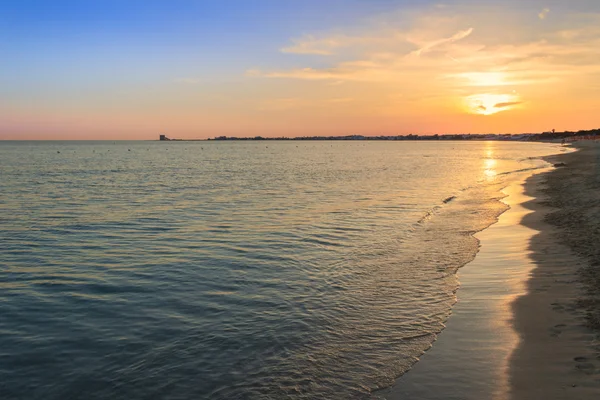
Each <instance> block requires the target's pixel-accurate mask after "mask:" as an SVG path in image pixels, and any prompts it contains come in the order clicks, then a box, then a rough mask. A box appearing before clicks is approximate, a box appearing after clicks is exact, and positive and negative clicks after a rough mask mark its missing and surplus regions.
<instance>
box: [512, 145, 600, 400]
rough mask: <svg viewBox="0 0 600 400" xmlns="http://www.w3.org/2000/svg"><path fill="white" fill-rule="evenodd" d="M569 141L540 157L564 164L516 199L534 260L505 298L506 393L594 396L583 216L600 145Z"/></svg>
mask: <svg viewBox="0 0 600 400" xmlns="http://www.w3.org/2000/svg"><path fill="white" fill-rule="evenodd" d="M576 147H577V148H578V151H576V152H574V153H567V154H559V155H555V156H550V157H547V161H549V162H552V163H558V162H560V163H564V166H562V167H560V168H556V169H554V170H552V171H550V172H548V173H546V174H541V175H534V176H532V177H531V178H529V179H528V181H527V184H526V186H525V188H526V191H527V193H528V194H529V195H530V196H532V197H535V200H532V201H530V202H528V203H526V204H525V205H524V206H525V207H527V208H529V209H531V210H532V211H533V213H532V214H529V215H528V216H526V217H525V219H524V220H523V221H522V224H523V225H525V226H529V227H531V228H532V229H536V230H538V231H539V233H538V234H537V235H535V236H534V237H533V238H532V240H531V243H530V251H531V257H532V258H533V259H534V261H535V262H536V264H537V265H538V266H537V267H536V268H535V269H534V270H533V273H532V276H531V277H530V279H529V280H528V281H527V290H528V293H527V295H525V296H522V297H520V298H518V299H517V300H516V301H515V302H514V303H513V313H514V320H513V325H514V327H515V330H516V331H517V332H518V333H519V335H520V337H521V341H520V343H519V346H518V347H517V349H516V350H515V352H514V353H513V355H512V357H511V394H512V396H511V398H512V399H517V400H520V399H531V398H548V399H573V398H577V399H582V400H584V399H596V398H598V396H600V358H599V356H600V351H599V350H600V348H599V347H598V338H599V337H598V331H597V330H596V331H595V332H594V329H593V328H596V329H597V328H598V327H599V325H598V315H599V314H600V310H598V308H597V307H595V308H594V305H596V304H597V301H598V300H597V299H598V290H599V289H600V287H599V286H598V283H599V282H598V276H597V274H598V273H599V272H598V271H597V269H594V268H593V264H594V263H595V262H597V261H598V258H597V253H595V252H596V251H597V250H596V246H595V243H597V242H598V239H600V231H599V230H598V229H597V228H598V224H600V221H598V220H597V219H593V218H590V217H592V216H591V215H590V210H592V211H593V210H594V209H595V210H598V208H597V206H595V204H594V203H595V201H596V200H595V199H596V197H597V196H598V193H597V192H594V189H595V187H594V182H598V181H597V178H596V173H595V171H594V169H595V168H596V167H594V165H593V164H595V163H596V164H597V160H598V158H599V157H600V146H599V144H598V143H593V142H587V143H579V144H578V145H577V146H576ZM590 183H591V184H590ZM594 206H595V207H594ZM586 214H587V216H586ZM586 217H587V218H586Z"/></svg>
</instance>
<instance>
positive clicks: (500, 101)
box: [465, 93, 521, 115]
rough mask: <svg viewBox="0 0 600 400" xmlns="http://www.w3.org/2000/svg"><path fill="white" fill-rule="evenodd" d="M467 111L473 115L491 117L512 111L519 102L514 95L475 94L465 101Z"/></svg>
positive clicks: (517, 97)
mask: <svg viewBox="0 0 600 400" xmlns="http://www.w3.org/2000/svg"><path fill="white" fill-rule="evenodd" d="M465 100H466V106H467V110H468V111H469V112H470V113H473V114H480V115H492V114H496V113H499V112H501V111H508V110H512V109H513V108H515V107H516V106H518V105H519V104H521V101H520V99H519V96H518V95H516V94H491V93H485V94H475V95H472V96H469V97H467V98H466V99H465Z"/></svg>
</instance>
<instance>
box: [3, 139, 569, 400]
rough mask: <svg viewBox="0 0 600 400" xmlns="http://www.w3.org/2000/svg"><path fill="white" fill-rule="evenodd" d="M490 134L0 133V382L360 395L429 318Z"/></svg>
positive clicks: (497, 200)
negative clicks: (392, 137)
mask: <svg viewBox="0 0 600 400" xmlns="http://www.w3.org/2000/svg"><path fill="white" fill-rule="evenodd" d="M558 151H559V150H558V146H557V145H553V144H545V143H528V142H527V143H526V142H500V141H489V142H486V141H448V142H446V141H426V142H422V141H421V142H418V141H415V142H409V141H398V142H396V141H343V142H342V141H210V142H206V141H198V142H158V141H147V142H145V141H135V142H127V141H117V142H112V141H110V142H107V141H100V142H90V141H80V142H76V141H72V142H69V141H67V142H64V141H56V142H54V141H40V142H35V141H30V142H25V141H23V142H20V141H14V142H11V141H4V142H0V398H2V399H44V400H49V399H61V400H62V399H90V400H92V399H128V400H136V399H186V400H187V399H370V398H374V396H375V394H374V393H376V391H377V390H379V389H382V388H385V387H388V386H390V385H392V384H393V383H394V382H395V380H396V379H397V378H398V377H399V376H401V375H402V374H404V373H405V372H407V371H408V370H410V368H411V366H412V365H413V364H414V363H415V362H417V361H418V359H419V357H420V356H421V355H422V354H423V352H425V351H426V350H427V349H429V348H430V347H431V346H432V344H433V343H434V341H435V339H436V337H437V335H438V334H440V332H441V331H442V330H443V329H444V326H445V325H444V324H445V322H446V321H447V319H448V318H449V317H450V315H451V312H452V306H453V304H454V303H455V302H456V295H457V290H459V287H460V283H459V281H458V279H457V270H458V269H459V268H460V267H461V266H463V265H465V264H466V263H468V262H470V261H471V260H473V258H474V257H475V256H476V254H477V252H478V249H479V242H478V241H477V239H476V238H474V237H473V234H474V233H476V232H478V231H480V230H483V229H485V228H486V227H488V226H490V225H491V224H493V223H494V222H495V221H496V220H497V218H498V216H499V215H500V214H501V213H502V212H503V211H505V210H506V208H507V206H506V205H505V204H504V203H503V202H502V201H501V200H502V197H503V194H502V193H501V189H502V188H504V187H506V186H507V185H508V184H509V183H510V182H511V180H513V179H515V177H516V176H517V175H519V174H522V173H524V172H525V173H533V172H535V171H536V170H539V169H541V168H545V167H547V166H548V164H547V163H546V162H545V161H543V160H542V159H541V157H542V156H545V155H549V154H555V153H557V152H558Z"/></svg>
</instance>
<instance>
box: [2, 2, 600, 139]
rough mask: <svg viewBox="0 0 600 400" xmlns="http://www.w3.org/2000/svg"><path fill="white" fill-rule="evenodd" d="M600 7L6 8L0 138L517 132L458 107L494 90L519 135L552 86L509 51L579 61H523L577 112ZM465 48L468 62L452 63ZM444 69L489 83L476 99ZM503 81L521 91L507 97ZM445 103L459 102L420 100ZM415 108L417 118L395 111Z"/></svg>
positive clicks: (587, 93) (490, 96)
mask: <svg viewBox="0 0 600 400" xmlns="http://www.w3.org/2000/svg"><path fill="white" fill-rule="evenodd" d="M598 15H600V1H597V0H573V1H570V2H565V1H559V0H547V1H543V0H529V1H528V0H504V1H502V2H499V1H497V0H480V1H474V0H450V1H443V2H440V1H415V0H413V1H408V0H326V1H325V0H320V1H317V0H305V1H292V0H255V1H251V0H247V1H241V0H239V1H234V0H220V1H200V0H196V1H191V0H187V1H183V0H174V1H158V0H146V1H137V0H132V1H114V0H106V1H83V0H81V1H72V0H71V1H60V0H55V1H50V0H46V1H40V0H37V1H32V0H19V1H2V2H0V51H1V52H2V55H3V57H2V62H1V63H2V64H1V68H0V139H1V138H35V137H43V138H50V137H62V136H61V135H62V132H70V133H69V134H68V135H67V136H65V137H73V135H74V134H75V133H73V132H75V131H77V132H82V131H86V132H87V131H89V132H95V133H89V135H88V136H89V137H90V138H93V137H98V136H102V135H104V133H103V132H105V131H111V132H114V131H115V130H118V131H119V132H121V133H119V134H120V135H121V134H122V135H123V137H124V138H125V137H132V138H133V137H135V138H142V137H145V136H144V135H154V133H155V132H152V133H150V132H148V131H149V130H151V129H154V127H156V129H157V130H158V129H160V130H166V131H172V132H174V134H175V135H179V136H182V137H197V135H198V133H197V132H198V131H199V130H202V129H204V128H206V127H207V126H208V127H210V132H211V133H212V132H215V133H219V134H227V133H229V134H235V133H236V132H237V133H238V134H239V132H250V133H251V134H254V133H256V132H260V133H263V134H265V135H270V134H272V135H278V134H280V133H286V132H287V133H289V134H293V133H294V132H296V131H294V130H293V129H292V130H290V131H288V130H287V129H288V127H290V126H291V125H292V124H296V125H298V123H300V122H302V123H303V124H305V125H304V126H303V128H302V132H305V131H307V130H308V131H310V132H315V133H329V134H344V133H346V132H347V130H348V128H349V127H355V126H357V127H359V128H360V129H363V130H364V132H362V133H365V134H370V133H373V134H375V133H379V132H382V131H383V132H389V133H393V132H405V131H419V130H421V131H422V132H432V133H433V132H438V131H439V130H440V129H441V128H440V127H441V126H446V125H451V126H452V127H453V128H452V130H458V131H468V130H473V129H482V130H484V129H485V130H491V128H492V127H494V126H495V127H497V128H495V129H506V130H517V129H518V128H517V127H516V123H517V122H515V125H514V126H513V125H510V124H509V123H508V119H506V121H504V123H503V124H499V119H497V120H493V118H492V117H491V114H492V113H491V112H489V113H486V115H488V114H489V115H488V117H489V118H487V119H477V118H478V117H476V116H475V117H473V116H472V115H471V114H469V113H468V112H467V113H466V114H465V115H463V114H464V110H462V111H463V112H462V114H461V110H460V108H461V106H460V105H459V103H461V102H462V103H464V102H465V101H467V102H470V103H473V104H475V103H477V104H478V106H477V107H479V108H480V109H483V108H482V105H481V104H480V103H482V102H483V103H486V102H487V103H490V104H491V103H493V102H494V101H496V100H497V99H500V100H498V101H499V102H500V103H514V104H517V103H519V104H522V106H520V107H515V108H514V110H513V111H514V114H513V115H514V116H515V117H518V118H515V119H513V120H514V121H518V123H528V124H529V126H527V125H524V126H523V128H524V130H526V129H525V128H529V127H530V126H533V125H534V122H535V118H539V115H541V113H542V110H541V109H539V110H537V111H536V112H537V114H532V115H531V117H530V120H528V119H527V118H526V117H525V116H524V114H519V112H522V111H523V110H524V109H525V108H527V107H528V108H529V111H531V112H533V110H534V107H531V106H526V105H527V104H529V105H532V104H534V103H533V100H534V99H537V98H538V97H539V98H543V97H544V95H548V94H550V93H551V92H549V90H550V88H551V87H550V86H548V85H546V86H542V85H541V83H540V82H541V81H540V82H538V84H537V86H536V87H535V88H534V87H533V86H531V87H530V88H529V87H526V85H522V83H523V82H530V81H531V82H533V80H532V79H531V77H521V79H518V80H517V79H514V75H515V74H517V73H520V72H519V71H517V70H516V69H513V70H511V67H510V66H509V63H508V62H507V61H506V53H507V52H513V53H514V57H513V58H514V60H512V61H511V62H516V61H515V60H516V59H517V55H524V57H526V58H528V59H531V60H533V58H534V55H535V54H542V53H541V52H546V53H548V54H550V53H552V52H556V51H558V52H559V53H560V54H564V57H572V59H573V60H577V63H578V65H579V64H585V68H583V67H581V68H580V66H578V67H577V74H576V73H575V72H576V67H575V66H568V68H571V69H572V72H573V73H572V74H568V72H569V71H566V70H565V69H566V67H565V66H564V65H563V64H564V60H563V61H552V62H551V63H549V62H545V63H544V62H542V61H543V60H541V59H540V60H537V61H536V63H535V65H534V63H533V61H531V62H530V63H529V64H528V65H527V67H526V68H527V69H530V70H531V68H533V70H531V71H539V73H540V74H542V75H543V74H546V75H549V74H553V75H552V76H551V77H550V76H548V78H547V79H546V82H550V81H551V80H552V79H554V81H556V82H557V86H556V88H559V89H560V90H562V92H561V93H563V94H562V95H566V93H567V92H568V93H569V95H571V96H574V93H580V95H581V97H583V98H586V99H588V103H586V104H585V105H582V106H581V107H580V108H581V109H582V110H587V109H590V108H593V106H594V104H591V103H589V101H591V100H590V99H593V97H594V96H595V92H593V91H592V90H591V89H590V87H586V86H585V85H583V83H581V82H577V76H580V77H581V76H584V75H582V74H588V75H589V77H590V79H592V78H591V77H592V76H594V77H595V76H596V75H595V74H596V70H595V69H594V68H595V66H594V65H592V64H594V63H593V62H591V61H590V60H588V59H593V58H594V57H595V55H596V51H595V50H594V49H595V48H596V44H597V43H598V42H597V39H598V37H597V36H598V35H599V34H598V32H597V31H596V30H595V28H594V26H595V25H597V23H598V21H600V19H599V17H598ZM436 21H437V22H436ZM575 31H577V32H576V33H573V32H575ZM569 32H570V33H569ZM561 35H562V36H561ZM569 35H570V36H569ZM534 47H535V51H534ZM419 48H420V49H419ZM575 48H577V54H576V55H574V56H571V55H569V54H570V53H569V51H570V50H568V49H575ZM431 49H435V51H431ZM415 51H418V52H417V53H415ZM586 52H587V53H588V56H587V57H586V56H585V55H584V53H586ZM546 53H544V54H546ZM414 54H416V57H417V58H418V60H412V59H411V57H412V55H414ZM459 56H460V57H462V58H461V59H460V61H461V62H462V63H463V64H462V66H461V68H457V66H456V65H454V64H447V61H448V60H452V59H454V60H457V57H459ZM385 57H387V58H385ZM494 57H496V58H498V60H497V61H494V62H491V61H490V60H491V59H492V58H494ZM436 60H437V64H439V68H438V70H435V68H434V66H435V65H437V64H436ZM467 60H468V62H467ZM482 60H483V61H482ZM417 61H418V62H417ZM561 63H562V64H561ZM567 64H574V63H571V62H569V63H567ZM599 64H600V62H599ZM565 65H566V64H565ZM536 68H537V69H536ZM455 70H456V71H455ZM523 70H525V68H523ZM425 71H427V73H428V74H429V75H427V74H425V73H424V72H425ZM499 74H504V75H505V76H504V75H503V76H504V77H503V78H502V77H500V75H499ZM521 75H523V74H521ZM559 75H560V77H559ZM567 75H568V77H567ZM384 76H385V77H386V78H385V79H383V78H382V77H384ZM448 76H453V77H462V78H460V79H463V78H464V77H470V78H469V79H471V78H473V77H476V80H477V81H478V82H479V84H481V82H483V81H485V82H487V83H486V84H485V90H484V89H481V90H480V92H476V91H475V90H474V89H473V87H474V86H473V85H472V84H470V85H465V86H464V87H462V88H457V87H456V86H455V85H454V84H450V83H449V82H450V81H449V80H448V78H447V77H448ZM563 76H564V78H563ZM585 76H587V75H585ZM402 77H404V78H402ZM482 77H484V78H485V79H483V80H482ZM510 77H512V78H511V79H508V78H510ZM420 79H421V80H423V84H419V85H417V83H419V82H420V81H419V80H420ZM465 79H466V78H465ZM471 80H472V79H471ZM559 80H560V81H561V83H560V85H558V81H559ZM567 80H568V81H569V82H568V83H569V84H568V85H567ZM435 82H437V86H436V87H433V86H434V85H432V83H435ZM507 82H509V83H511V82H517V83H518V84H515V85H513V86H515V87H511V90H512V92H509V91H503V90H502V89H503V87H501V86H507ZM443 85H446V87H442V86H443ZM577 85H579V86H577ZM480 86H481V85H480ZM516 86H519V87H516ZM587 86H590V85H587ZM593 87H594V86H593V85H592V89H593ZM536 88H537V89H536ZM504 89H508V88H507V87H504ZM517 89H530V93H528V96H529V97H528V99H530V100H527V99H526V98H525V97H524V96H523V95H521V94H519V95H518V96H517V94H514V95H513V94H511V93H513V92H514V93H517V91H518V90H517ZM534 89H535V90H534ZM582 89H585V90H582ZM578 90H579V92H577V91H578ZM544 91H545V92H544ZM459 92H460V93H459ZM556 93H558V92H556ZM436 96H437V97H438V98H441V97H443V96H446V97H447V102H451V103H452V104H454V106H455V107H454V109H453V110H448V109H445V108H444V106H442V105H441V104H442V102H441V101H439V102H438V103H436V104H430V103H427V101H425V100H427V99H432V98H435V97H436ZM460 96H462V100H461V98H460ZM482 96H483V97H482ZM401 97H402V98H403V99H404V100H400V98H401ZM517 97H519V100H518V101H517V100H514V99H516V98H517ZM389 99H392V100H389ZM465 99H467V100H465ZM502 99H505V100H506V99H513V100H514V101H512V100H511V101H508V100H506V101H504V100H502ZM417 100H418V101H417ZM417 103H418V104H417ZM487 103H486V104H487ZM316 105H318V107H317V106H316ZM492 106H493V104H492ZM352 107H353V108H352ZM407 107H408V108H407ZM489 107H490V106H489V105H488V111H490V109H489ZM390 108H393V110H391V111H390V110H389V109H390ZM463 108H464V107H463ZM409 109H410V111H411V115H417V116H418V117H414V118H412V117H410V116H409V115H407V113H408V111H402V110H409ZM356 110H360V112H358V113H357V112H356ZM386 110H387V111H386ZM394 110H396V111H394ZM508 110H509V109H508V108H507V109H506V110H504V111H508ZM545 110H546V111H547V112H550V108H548V107H547V108H546V109H545ZM467 111H468V110H467ZM546 111H544V112H546ZM552 112H553V113H555V112H556V107H554V108H552ZM586 112H587V111H586ZM368 113H370V114H368ZM432 113H437V114H440V115H445V114H444V113H448V115H446V116H444V117H443V118H449V119H448V120H447V121H448V122H447V124H441V123H438V124H437V125H431V124H430V123H429V122H428V120H427V119H426V118H425V117H424V115H428V114H432ZM452 113H454V114H452ZM451 114H452V115H451ZM494 114H495V113H494ZM502 114H505V113H502ZM506 114H508V113H506ZM331 115H333V116H335V118H337V120H336V121H333V120H332V118H331ZM569 116H570V117H572V116H573V114H572V113H570V114H569ZM584 117H585V118H583V120H586V121H587V118H588V116H587V114H586V116H584ZM494 118H496V117H494ZM564 118H567V117H566V116H565V117H564ZM231 121H236V122H237V124H238V125H237V127H236V126H235V125H233V123H232V122H231ZM427 124H429V125H427ZM488 125H489V128H487V126H488ZM564 125H565V127H566V125H567V124H566V123H564ZM370 126H374V128H373V129H372V132H371V131H369V130H370V129H371V128H369V127H370ZM204 130H207V129H204ZM282 131H284V132H282ZM144 132H146V133H144ZM78 134H80V135H83V134H81V133H78ZM94 135H96V136H94ZM88 136H86V137H88ZM208 136H212V135H208Z"/></svg>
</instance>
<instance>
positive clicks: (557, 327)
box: [376, 143, 600, 400]
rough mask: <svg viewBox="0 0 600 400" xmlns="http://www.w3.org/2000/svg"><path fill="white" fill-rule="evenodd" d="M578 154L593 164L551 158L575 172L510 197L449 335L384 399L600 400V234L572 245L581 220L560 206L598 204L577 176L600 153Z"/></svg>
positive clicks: (551, 176)
mask: <svg viewBox="0 0 600 400" xmlns="http://www.w3.org/2000/svg"><path fill="white" fill-rule="evenodd" d="M577 147H578V148H580V149H581V147H589V148H590V149H589V150H587V151H588V155H587V157H583V158H582V157H581V152H582V150H579V151H577V152H573V153H567V154H565V153H560V154H557V155H552V156H549V157H545V158H544V159H545V160H546V161H548V162H550V163H552V164H556V163H559V162H561V163H564V164H565V165H566V167H560V168H555V169H548V170H545V171H541V172H538V173H535V174H528V175H527V176H524V177H522V179H520V181H519V182H517V183H513V184H511V185H509V186H508V187H507V188H506V189H505V190H503V192H504V193H505V194H506V195H507V197H506V198H505V199H503V200H502V201H503V202H505V203H507V204H508V205H509V207H510V209H509V210H507V211H506V212H505V213H503V214H502V215H501V216H500V217H499V220H498V222H497V223H496V224H494V225H492V226H490V227H489V228H488V229H486V230H484V231H482V232H480V233H477V234H476V235H475V236H476V237H477V238H478V239H479V240H480V246H481V248H480V252H479V254H477V256H476V258H475V259H474V260H473V261H472V262H470V263H469V264H467V265H466V266H464V267H463V268H461V269H460V270H459V271H458V277H459V279H460V281H461V286H460V289H459V291H458V303H457V304H456V305H455V307H454V308H453V310H452V315H451V317H450V318H449V320H448V322H447V327H446V329H445V330H444V331H443V332H442V333H441V334H440V335H439V336H438V338H437V340H436V342H434V344H433V347H432V349H430V350H429V351H428V352H426V353H425V354H424V355H423V356H422V357H421V360H420V362H417V363H416V364H415V366H414V367H413V368H412V369H411V370H409V371H408V372H407V373H406V374H405V375H403V376H401V377H400V378H398V379H397V380H396V383H395V384H394V386H392V387H391V388H388V389H386V390H383V391H381V392H379V393H376V395H377V396H378V397H379V398H385V399H388V400H396V399H397V400H400V399H410V398H419V399H440V400H442V399H444V400H449V399H456V400H459V399H460V400H466V399H473V400H475V399H477V400H479V399H499V400H500V399H502V400H508V399H515V400H521V399H523V400H526V399H527V400H531V399H542V398H543V399H550V400H553V399H574V398H577V399H582V400H587V399H595V398H598V396H599V395H600V358H599V357H598V355H599V354H600V352H599V351H598V350H599V348H598V336H597V334H595V333H594V332H593V331H592V330H591V329H590V325H593V323H594V322H595V321H597V320H595V319H594V318H595V317H596V315H595V314H594V313H591V312H590V310H592V309H593V305H595V304H598V303H595V302H594V301H595V300H597V299H598V297H592V296H589V293H590V291H589V288H590V284H591V283H597V282H600V280H597V281H594V278H595V277H596V276H595V275H594V274H593V273H590V268H589V264H590V263H589V260H590V258H593V255H594V254H590V253H593V251H594V250H595V246H594V245H593V243H594V242H593V239H594V238H596V239H599V238H600V230H597V231H595V236H593V234H592V235H590V232H592V233H594V232H593V229H594V228H597V226H596V225H593V226H591V228H590V229H588V230H587V233H588V237H587V239H588V242H587V245H585V246H584V245H582V244H581V243H580V242H579V241H578V240H577V239H581V238H580V237H579V238H578V237H572V236H573V233H572V232H571V237H570V238H569V237H568V236H569V233H568V232H569V230H568V228H569V227H571V228H573V227H575V228H576V229H571V230H574V231H575V232H577V231H578V225H577V221H576V220H575V221H574V220H573V218H564V216H562V215H561V213H560V212H557V211H556V209H555V208H551V206H554V207H556V206H557V205H562V204H564V203H565V201H568V200H565V199H564V198H562V197H566V198H572V197H573V194H574V193H576V194H577V196H580V197H581V196H591V194H590V192H589V191H588V192H584V191H582V190H580V191H573V189H572V186H573V185H574V182H572V180H571V179H568V177H569V176H570V175H574V176H576V177H579V176H580V175H581V170H585V169H587V170H589V169H590V168H589V163H590V159H591V158H595V159H596V160H600V145H598V144H594V143H591V144H589V145H586V144H583V145H581V144H580V145H578V146H577ZM575 160H579V161H578V162H575ZM570 169H571V170H570ZM572 169H577V171H576V173H573V172H574V171H572ZM598 171H600V164H599V167H598ZM583 175H586V174H583ZM588 175H591V174H588ZM599 176H600V175H599ZM597 181H599V182H600V179H598V180H597ZM592 186H593V185H592ZM561 196H562V197H561ZM596 196H600V193H599V194H597V195H596ZM571 203H573V202H572V201H571ZM575 204H578V203H577V202H575ZM572 208H576V207H575V206H573V207H572ZM559 210H560V209H559ZM568 212H569V213H570V214H573V213H575V214H576V213H577V212H582V209H581V208H579V209H577V210H569V211H568ZM565 221H567V223H565ZM599 223H600V221H599ZM561 224H562V225H561ZM565 225H567V226H565ZM565 229H566V230H565ZM565 232H567V233H565ZM565 236H567V237H565ZM561 242H563V243H561ZM573 242H575V243H577V244H578V245H579V247H580V248H579V251H577V254H575V253H574V251H573V249H572V247H573V246H571V247H569V246H567V244H569V243H573ZM596 242H597V241H596ZM581 247H583V249H582V248H581ZM575 249H576V250H577V247H576V248H575ZM584 250H587V253H586V251H584ZM586 258H587V259H586ZM581 271H588V273H587V275H585V274H584V276H587V277H588V282H587V283H586V282H581V280H580V278H581V274H580V272H581ZM599 285H600V284H599ZM586 287H587V288H588V292H587V293H588V295H587V297H586V296H585V289H586ZM599 287H600V286H598V287H596V289H598V288H599ZM596 293H597V292H596ZM596 311H598V313H599V314H600V311H599V310H598V308H597V307H596ZM586 317H587V318H586ZM594 346H596V347H595V348H594Z"/></svg>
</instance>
